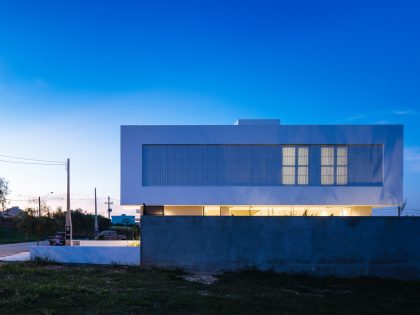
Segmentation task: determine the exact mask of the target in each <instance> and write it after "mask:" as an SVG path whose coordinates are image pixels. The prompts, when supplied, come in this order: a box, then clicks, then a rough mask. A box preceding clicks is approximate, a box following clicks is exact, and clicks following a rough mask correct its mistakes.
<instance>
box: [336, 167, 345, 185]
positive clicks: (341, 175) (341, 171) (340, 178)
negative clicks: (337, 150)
mask: <svg viewBox="0 0 420 315" xmlns="http://www.w3.org/2000/svg"><path fill="white" fill-rule="evenodd" d="M337 185H347V166H337Z"/></svg>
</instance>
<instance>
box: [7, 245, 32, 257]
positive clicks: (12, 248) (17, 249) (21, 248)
mask: <svg viewBox="0 0 420 315" xmlns="http://www.w3.org/2000/svg"><path fill="white" fill-rule="evenodd" d="M36 244H37V242H28V243H17V244H6V245H0V257H4V256H10V255H15V254H20V253H23V252H29V250H30V247H31V246H36Z"/></svg>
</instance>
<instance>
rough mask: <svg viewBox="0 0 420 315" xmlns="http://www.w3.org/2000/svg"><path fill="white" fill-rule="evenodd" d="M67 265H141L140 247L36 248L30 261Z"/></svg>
mask: <svg viewBox="0 0 420 315" xmlns="http://www.w3.org/2000/svg"><path fill="white" fill-rule="evenodd" d="M36 258H39V259H46V260H50V261H54V262H59V263H66V264H98V265H109V264H117V265H140V247H103V246H100V247H99V246H96V247H94V246H87V247H85V246H34V247H32V248H31V252H30V259H31V260H34V259H36Z"/></svg>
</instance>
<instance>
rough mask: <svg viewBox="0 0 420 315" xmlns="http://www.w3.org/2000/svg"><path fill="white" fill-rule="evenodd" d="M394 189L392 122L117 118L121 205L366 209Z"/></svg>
mask: <svg viewBox="0 0 420 315" xmlns="http://www.w3.org/2000/svg"><path fill="white" fill-rule="evenodd" d="M402 199H403V126H402V125H282V124H280V121H279V120H277V119H263V120H254V119H243V120H238V121H237V122H236V123H235V124H234V125H206V126H200V125H189V126H177V125H173V126H171V125H169V126H149V125H141V126H121V205H122V206H124V207H126V208H130V207H132V208H136V209H141V210H140V211H141V213H142V214H151V215H152V214H153V215H200V216H202V215H210V216H244V215H245V216H249V215H251V216H283V215H287V216H288V215H322V216H327V215H334V216H369V215H371V212H372V208H373V207H374V208H380V207H389V206H396V205H399V204H400V203H401V202H402Z"/></svg>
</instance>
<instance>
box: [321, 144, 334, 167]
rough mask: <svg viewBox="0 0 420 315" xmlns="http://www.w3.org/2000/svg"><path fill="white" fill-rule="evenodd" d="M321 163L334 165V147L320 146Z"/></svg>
mask: <svg viewBox="0 0 420 315" xmlns="http://www.w3.org/2000/svg"><path fill="white" fill-rule="evenodd" d="M321 165H334V147H322V148H321Z"/></svg>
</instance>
